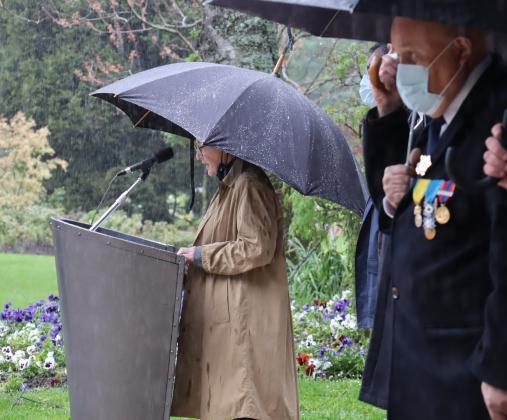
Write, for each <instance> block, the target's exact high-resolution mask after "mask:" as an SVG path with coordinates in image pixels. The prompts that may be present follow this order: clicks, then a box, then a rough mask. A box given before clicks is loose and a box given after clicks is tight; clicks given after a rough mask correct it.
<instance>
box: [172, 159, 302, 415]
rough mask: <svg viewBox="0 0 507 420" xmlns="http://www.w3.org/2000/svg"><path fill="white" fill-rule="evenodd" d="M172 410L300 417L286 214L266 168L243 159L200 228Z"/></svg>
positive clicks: (175, 412)
mask: <svg viewBox="0 0 507 420" xmlns="http://www.w3.org/2000/svg"><path fill="white" fill-rule="evenodd" d="M195 245H197V246H201V252H202V266H203V268H202V269H200V268H197V267H192V266H191V267H190V268H189V271H188V274H187V277H186V279H185V286H184V290H185V297H184V304H183V312H182V318H181V323H180V338H179V343H178V357H177V367H176V383H175V391H174V398H173V404H172V411H171V415H173V416H182V417H192V418H200V419H201V420H230V419H236V418H243V417H246V418H252V419H259V420H298V419H299V403H298V390H297V375H296V363H295V353H294V351H295V350H294V340H293V333H292V318H291V310H290V301H289V292H288V280H287V269H286V263H285V252H284V246H283V233H282V215H281V209H280V206H279V203H278V200H277V197H276V194H275V192H274V189H273V187H272V185H271V183H270V181H269V179H268V178H267V176H266V175H265V173H264V172H263V171H262V170H261V169H259V168H257V167H255V166H253V165H250V164H248V163H246V162H243V161H241V160H239V159H237V160H236V161H235V162H234V164H233V166H232V168H231V170H230V171H229V173H228V174H227V176H226V177H225V178H224V180H223V182H222V183H221V184H220V187H219V189H218V191H217V193H216V194H215V196H214V198H213V200H212V201H211V204H210V207H209V208H208V211H207V212H206V214H205V216H204V218H203V220H202V222H201V224H200V226H199V228H198V232H197V236H196V240H195Z"/></svg>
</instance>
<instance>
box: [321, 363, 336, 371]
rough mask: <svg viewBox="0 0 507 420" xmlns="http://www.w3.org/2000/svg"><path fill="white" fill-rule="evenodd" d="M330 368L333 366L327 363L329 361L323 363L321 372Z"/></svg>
mask: <svg viewBox="0 0 507 420" xmlns="http://www.w3.org/2000/svg"><path fill="white" fill-rule="evenodd" d="M331 366H333V364H332V363H331V362H329V361H327V362H324V363H323V364H322V370H328V369H329V368H330V367H331Z"/></svg>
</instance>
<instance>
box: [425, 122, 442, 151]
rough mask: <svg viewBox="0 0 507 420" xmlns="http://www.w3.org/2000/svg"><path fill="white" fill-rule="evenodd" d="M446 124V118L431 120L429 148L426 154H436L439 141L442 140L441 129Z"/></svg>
mask: <svg viewBox="0 0 507 420" xmlns="http://www.w3.org/2000/svg"><path fill="white" fill-rule="evenodd" d="M444 124H445V120H444V117H440V118H435V119H433V120H431V122H430V124H429V126H428V147H427V149H426V153H428V154H430V155H431V154H432V153H433V152H435V150H436V148H437V146H438V141H439V140H440V129H441V128H442V125H444Z"/></svg>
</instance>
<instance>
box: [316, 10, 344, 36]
mask: <svg viewBox="0 0 507 420" xmlns="http://www.w3.org/2000/svg"><path fill="white" fill-rule="evenodd" d="M338 13H340V11H339V10H337V11H336V13H335V14H334V16H333V17H332V18H331V19H330V20H329V22H328V23H327V25H326V26H325V28H324V29H323V30H322V32H321V33H320V35H319V36H321V37H322V34H323V33H324V32H326V31H327V28H329V26H330V25H331V24H332V23H333V22H334V20H335V19H336V17H337V16H338Z"/></svg>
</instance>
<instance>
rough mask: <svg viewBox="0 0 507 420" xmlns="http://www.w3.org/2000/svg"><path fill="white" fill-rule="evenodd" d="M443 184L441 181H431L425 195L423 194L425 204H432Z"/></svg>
mask: <svg viewBox="0 0 507 420" xmlns="http://www.w3.org/2000/svg"><path fill="white" fill-rule="evenodd" d="M443 183H444V180H443V179H433V180H431V182H430V185H429V186H428V188H427V189H426V193H425V194H424V198H425V200H426V203H433V201H434V200H435V197H436V196H437V193H438V191H439V190H440V187H441V186H442V184H443Z"/></svg>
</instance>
